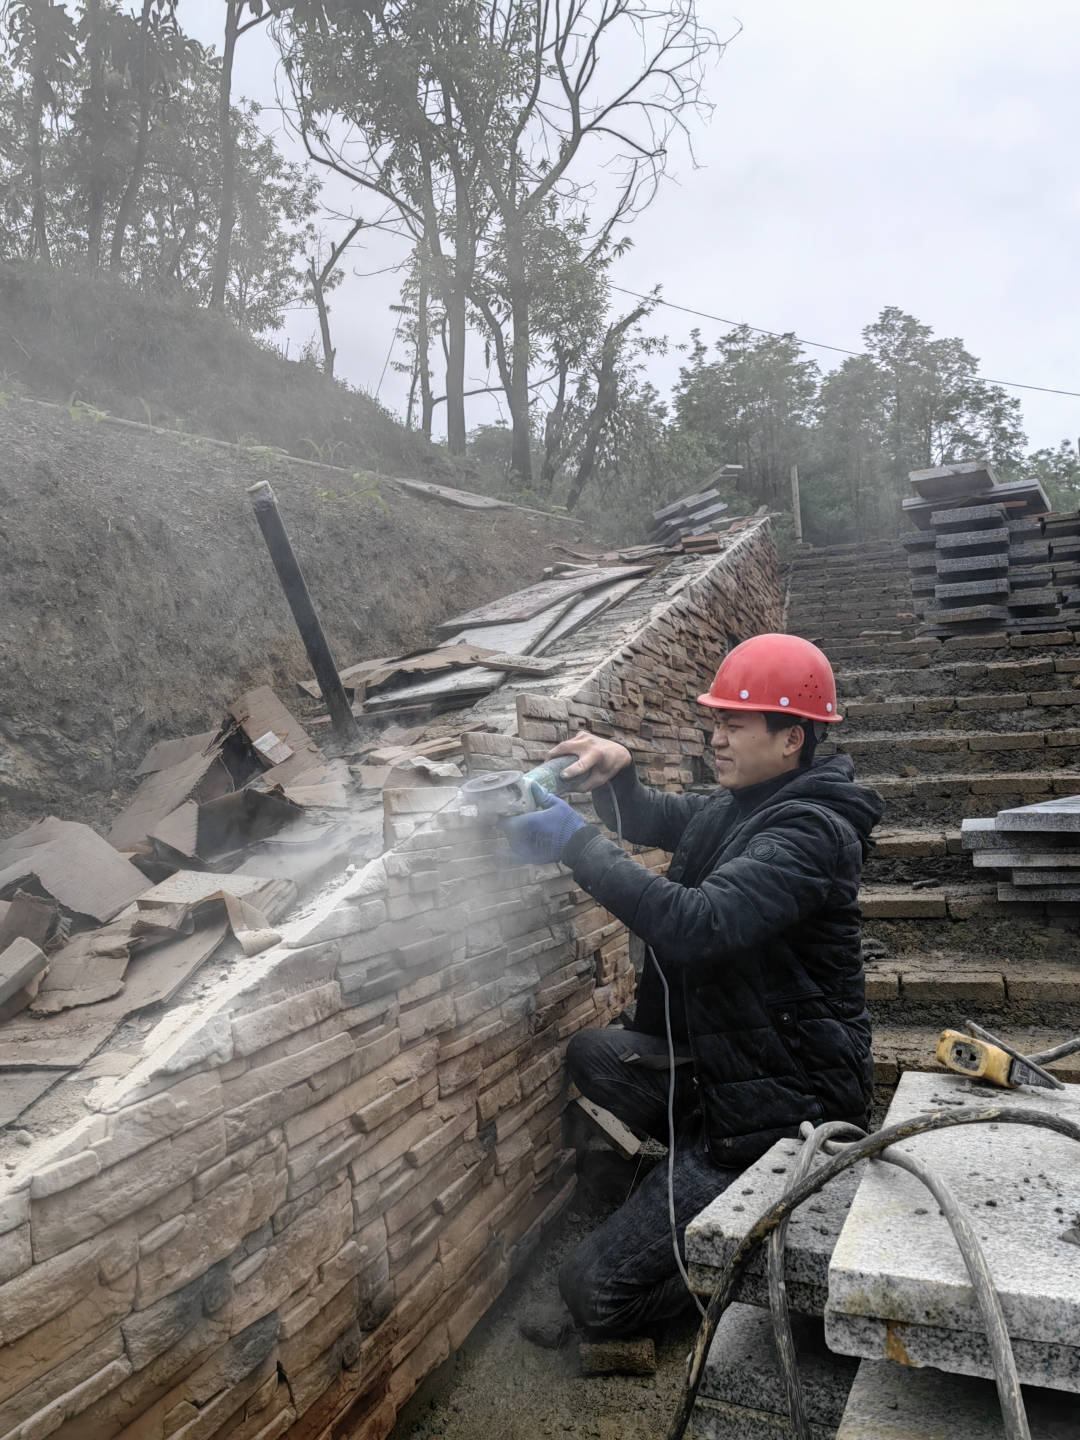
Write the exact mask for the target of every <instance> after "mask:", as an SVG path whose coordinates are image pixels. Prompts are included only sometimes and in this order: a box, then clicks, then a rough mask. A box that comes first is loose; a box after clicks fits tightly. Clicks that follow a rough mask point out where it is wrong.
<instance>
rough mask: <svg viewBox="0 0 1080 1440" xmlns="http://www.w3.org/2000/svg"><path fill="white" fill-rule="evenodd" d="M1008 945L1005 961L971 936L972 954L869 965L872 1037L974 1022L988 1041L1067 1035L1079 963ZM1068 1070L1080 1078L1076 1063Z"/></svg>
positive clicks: (936, 953)
mask: <svg viewBox="0 0 1080 1440" xmlns="http://www.w3.org/2000/svg"><path fill="white" fill-rule="evenodd" d="M1013 939H1014V941H1015V940H1019V941H1020V943H1019V944H1018V945H1016V946H1015V948H1014V949H1013V950H1012V952H1011V954H1003V953H1002V952H1001V951H1000V950H987V949H983V948H979V947H980V941H979V937H978V936H976V937H975V942H974V944H973V946H972V947H971V948H970V949H965V950H951V951H950V950H932V951H914V950H912V951H904V952H899V953H896V954H890V955H883V956H880V957H873V958H870V959H868V960H867V961H866V993H867V1000H868V1003H869V1005H870V1013H871V1015H872V1016H873V1020H874V1026H875V1029H877V1028H878V1027H885V1028H886V1029H887V1028H890V1027H895V1026H898V1025H927V1026H931V1027H933V1026H936V1027H937V1029H938V1031H941V1030H943V1029H945V1028H946V1027H948V1026H952V1027H953V1028H959V1026H960V1022H961V1021H962V1020H967V1019H972V1020H977V1021H979V1022H980V1023H983V1024H985V1025H986V1027H987V1028H988V1029H989V1030H991V1031H993V1032H994V1034H1004V1033H1008V1034H1011V1033H1012V1031H1013V1030H1015V1029H1016V1028H1017V1027H1020V1026H1023V1027H1030V1026H1060V1027H1061V1028H1062V1030H1063V1032H1065V1033H1068V1031H1069V1029H1070V1028H1071V1027H1072V1026H1073V1025H1074V1023H1075V1018H1076V1016H1077V1014H1078V1013H1080V1011H1078V1007H1080V959H1076V958H1074V957H1073V955H1072V954H1070V953H1066V954H1059V955H1058V956H1057V957H1056V958H1053V957H1048V956H1046V955H1043V954H1042V953H1040V951H1039V949H1038V948H1037V947H1029V946H1025V945H1024V943H1023V937H1022V936H1021V935H1014V936H1013ZM954 943H955V941H954ZM1062 1063H1063V1064H1064V1063H1065V1062H1062ZM1066 1068H1067V1067H1066ZM1074 1068H1075V1069H1077V1072H1078V1073H1080V1062H1078V1064H1077V1066H1075V1067H1074ZM1062 1078H1063V1079H1065V1078H1066V1076H1065V1075H1064V1074H1063V1075H1062Z"/></svg>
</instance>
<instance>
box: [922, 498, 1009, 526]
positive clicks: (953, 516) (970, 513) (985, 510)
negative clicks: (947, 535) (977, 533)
mask: <svg viewBox="0 0 1080 1440" xmlns="http://www.w3.org/2000/svg"><path fill="white" fill-rule="evenodd" d="M1007 518H1008V515H1007V512H1006V510H1005V507H1004V506H1003V505H993V504H991V505H960V506H957V508H956V509H955V510H934V511H932V512H931V515H930V525H931V527H932V528H933V529H934V530H985V529H996V528H997V526H999V525H1003V524H1004V523H1005V521H1006V519H1007Z"/></svg>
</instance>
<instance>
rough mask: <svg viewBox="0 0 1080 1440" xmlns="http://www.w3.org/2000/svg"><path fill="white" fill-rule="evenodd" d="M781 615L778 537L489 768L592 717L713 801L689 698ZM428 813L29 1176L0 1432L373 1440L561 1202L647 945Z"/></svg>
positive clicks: (716, 572)
mask: <svg viewBox="0 0 1080 1440" xmlns="http://www.w3.org/2000/svg"><path fill="white" fill-rule="evenodd" d="M778 618H779V592H778V587H777V581H776V557H775V553H774V551H773V547H772V541H771V539H770V536H769V531H768V526H767V524H763V525H759V526H757V527H756V528H755V529H753V530H751V531H749V532H747V533H746V534H745V535H743V536H741V537H740V538H739V541H738V543H737V544H734V545H733V546H732V547H731V548H730V549H729V550H728V551H727V552H725V553H724V554H723V555H721V556H719V557H718V558H717V559H716V561H715V563H713V564H712V565H710V566H709V567H708V568H707V569H705V570H704V571H703V572H701V573H699V574H697V576H696V577H692V578H691V579H690V580H689V581H688V582H687V584H686V585H685V586H684V587H683V588H682V589H681V590H680V591H679V593H678V594H675V595H673V596H671V597H668V598H667V599H666V602H665V604H664V605H663V606H661V607H658V608H657V609H656V610H655V611H654V612H653V613H652V614H651V615H649V616H646V617H645V618H644V619H643V620H642V623H641V625H640V628H639V629H638V630H637V631H636V632H635V633H634V634H633V635H632V636H630V638H629V639H628V640H626V641H625V643H623V644H622V645H621V646H620V647H619V649H618V650H617V651H615V653H613V654H611V655H609V656H608V657H606V658H605V659H604V660H603V661H602V662H601V663H599V664H597V665H594V666H593V667H592V669H591V670H590V672H589V673H588V674H587V675H586V676H585V677H584V678H582V677H581V676H580V675H575V676H573V677H572V678H571V679H570V680H569V681H568V682H567V685H566V686H565V687H564V691H563V693H560V694H557V695H555V696H554V697H552V698H548V699H545V698H544V697H542V696H540V695H539V694H537V693H535V692H533V693H531V694H523V695H519V696H518V712H519V733H518V734H517V735H486V736H485V735H477V736H474V737H472V739H471V740H470V763H471V764H472V765H473V766H481V767H482V768H492V767H495V766H498V765H504V766H505V765H508V764H515V765H516V764H521V763H524V762H526V761H531V760H533V759H535V758H539V757H540V756H542V755H543V754H545V753H546V751H547V749H548V748H549V746H550V744H551V743H552V741H554V740H556V739H559V738H561V737H562V736H563V735H564V734H566V733H567V732H568V731H570V730H574V729H576V728H578V727H579V726H588V728H590V729H592V730H593V731H595V732H597V733H601V734H610V735H612V736H614V737H615V738H617V739H620V740H622V741H623V742H624V743H626V744H627V745H628V746H629V747H630V748H631V750H632V751H633V753H634V755H635V758H636V760H637V762H638V764H639V767H640V770H641V772H642V773H643V775H644V777H645V778H646V779H647V780H650V781H651V782H653V783H655V784H658V785H663V786H668V787H671V788H682V787H683V786H686V785H688V784H691V783H693V782H694V781H695V780H696V779H697V778H699V777H700V763H701V756H702V755H703V753H704V749H705V730H704V728H703V725H702V720H701V716H700V713H699V712H698V710H697V707H696V696H697V694H698V693H699V692H700V690H701V689H702V688H704V687H705V686H706V685H707V684H708V681H709V679H710V678H711V675H712V673H713V670H714V669H715V666H716V663H717V657H718V655H719V654H720V653H722V652H723V650H724V648H725V646H726V644H727V643H728V641H729V640H730V639H736V640H737V639H741V638H743V637H745V636H746V635H748V634H751V633H754V632H755V631H759V630H762V629H768V628H776V626H777V624H778ZM448 793H449V792H443V795H444V796H445V795H446V794H448ZM407 808H408V807H400V808H398V809H395V806H394V803H393V801H392V800H391V801H390V803H389V810H388V817H387V818H388V824H389V825H390V827H391V830H392V831H393V830H394V826H395V824H399V822H402V821H403V820H404V819H405V816H406V811H407ZM408 818H409V822H410V824H409V825H403V824H399V830H398V831H396V832H394V833H397V836H398V838H397V839H396V842H395V843H394V845H393V848H391V849H390V850H388V851H387V853H386V854H384V855H383V856H381V857H380V858H379V859H377V860H375V861H373V862H372V863H371V864H369V865H368V866H366V867H365V868H364V869H363V870H362V871H361V872H360V873H358V874H356V875H354V876H353V877H351V878H350V879H349V881H348V882H347V883H346V884H345V885H344V886H343V887H341V888H340V889H338V890H337V891H336V892H334V894H333V895H332V896H330V897H328V898H327V899H326V900H324V901H323V902H321V903H318V904H316V905H315V906H314V907H313V910H312V912H311V913H309V914H307V915H306V916H302V917H299V918H298V919H297V920H296V921H295V922H294V923H293V924H292V925H291V926H290V927H288V929H287V931H286V934H285V938H284V942H283V943H282V944H281V945H280V946H277V947H275V949H274V950H272V951H270V952H267V953H265V954H263V955H261V956H258V957H255V958H253V959H247V960H240V961H238V962H237V963H236V965H235V966H234V967H233V969H232V970H231V971H230V972H229V973H228V976H227V978H225V979H223V980H222V981H221V982H220V983H219V984H218V985H217V986H215V987H214V988H213V989H212V991H211V992H210V993H209V994H208V995H206V996H205V997H203V998H202V999H197V1000H193V1001H192V1002H190V1003H189V1004H186V1005H183V1006H180V1007H177V1008H175V1009H173V1010H172V1011H170V1012H169V1013H168V1014H167V1015H166V1016H165V1017H164V1018H163V1019H162V1021H161V1022H160V1024H159V1025H158V1026H157V1028H156V1029H155V1030H154V1031H153V1032H152V1033H151V1035H150V1036H149V1038H148V1039H147V1041H146V1043H145V1046H144V1048H143V1053H142V1058H141V1059H140V1061H139V1062H138V1064H137V1065H136V1066H135V1067H134V1068H133V1069H130V1070H129V1071H128V1073H126V1074H125V1075H123V1076H122V1077H118V1078H113V1079H109V1078H106V1079H102V1080H99V1081H97V1082H96V1084H95V1085H94V1086H93V1088H92V1089H89V1090H88V1094H87V1105H88V1112H89V1113H88V1114H87V1116H86V1118H85V1119H84V1120H82V1121H81V1122H80V1123H79V1124H78V1125H76V1126H74V1127H71V1128H69V1129H67V1130H65V1131H64V1132H63V1133H62V1134H60V1135H57V1136H55V1137H53V1138H52V1139H51V1140H43V1141H41V1142H39V1143H37V1144H36V1145H34V1146H33V1147H32V1148H31V1149H29V1150H28V1151H27V1152H26V1157H25V1160H24V1161H23V1162H22V1163H21V1164H20V1166H19V1167H18V1168H17V1169H16V1170H15V1171H14V1173H11V1174H9V1175H8V1176H7V1178H6V1184H5V1186H4V1188H3V1190H2V1191H0V1437H2V1440H15V1437H18V1440H46V1437H49V1436H55V1437H58V1440H111V1437H116V1436H122V1437H124V1440H167V1437H168V1440H226V1437H228V1440H276V1437H280V1436H288V1437H290V1440H329V1437H330V1436H331V1435H333V1436H335V1437H342V1440H344V1437H350V1440H382V1437H384V1436H386V1435H387V1434H388V1433H389V1431H390V1429H391V1428H392V1426H393V1424H394V1420H395V1417H396V1414H397V1412H398V1410H399V1408H400V1407H401V1405H402V1404H403V1403H404V1402H405V1401H406V1400H407V1399H408V1398H409V1396H410V1395H411V1394H412V1393H413V1391H414V1390H415V1388H416V1386H417V1385H418V1384H419V1383H420V1381H421V1380H422V1379H423V1378H424V1376H425V1375H427V1374H428V1373H429V1372H430V1371H431V1370H432V1369H433V1368H434V1367H435V1366H437V1365H438V1364H439V1363H441V1361H443V1360H445V1359H446V1358H447V1356H448V1355H449V1354H450V1353H451V1352H452V1351H453V1350H454V1349H456V1348H457V1347H458V1346H459V1345H461V1343H462V1342H463V1340H464V1339H465V1337H466V1336H467V1335H468V1333H469V1331H470V1330H471V1329H472V1327H473V1326H474V1325H475V1323H476V1322H477V1321H478V1320H479V1319H480V1317H481V1316H482V1315H483V1314H484V1313H485V1311H486V1310H487V1309H488V1307H489V1306H490V1305H491V1304H492V1303H493V1301H494V1300H495V1299H496V1297H497V1296H498V1295H499V1294H500V1293H501V1291H502V1290H503V1289H504V1288H505V1286H506V1284H507V1283H508V1281H509V1280H510V1279H511V1277H512V1276H513V1275H514V1274H515V1273H516V1272H517V1271H518V1270H519V1269H520V1268H521V1266H522V1265H524V1264H525V1263H526V1261H527V1260H528V1258H529V1256H530V1255H531V1254H532V1253H533V1251H534V1250H535V1248H536V1245H537V1244H538V1242H539V1240H540V1237H541V1235H542V1233H543V1231H544V1228H545V1227H546V1226H547V1225H548V1224H549V1223H550V1222H551V1221H552V1220H553V1219H554V1218H555V1217H556V1216H557V1215H558V1213H559V1211H560V1210H561V1208H562V1207H563V1205H564V1204H565V1203H566V1201H567V1199H568V1198H569V1196H570V1194H571V1192H572V1190H573V1186H574V1164H573V1155H572V1152H570V1151H568V1150H566V1149H564V1147H563V1142H562V1130H561V1122H562V1113H563V1109H564V1106H565V1103H566V1098H567V1097H566V1085H565V1079H564V1074H563V1064H562V1062H563V1055H564V1051H565V1046H566V1042H567V1041H568V1039H569V1038H570V1036H571V1035H572V1034H574V1033H575V1032H576V1031H577V1030H579V1029H581V1028H582V1027H584V1026H587V1025H598V1024H600V1025H602V1024H605V1023H607V1022H608V1021H609V1020H610V1019H612V1018H613V1017H615V1016H617V1015H618V1014H619V1012H620V1011H621V1010H622V1009H623V1007H624V1006H625V1005H626V1003H627V1002H628V1001H629V1000H630V998H631V996H632V992H633V983H634V975H633V968H632V965H631V963H630V959H629V946H628V937H627V933H626V931H625V929H624V927H623V926H621V925H620V924H618V923H617V922H616V921H615V920H614V919H613V918H612V917H611V916H610V915H609V914H607V913H606V912H605V911H603V910H602V909H601V908H600V907H599V906H597V905H596V904H595V903H594V902H593V901H591V900H590V899H589V898H588V897H587V896H585V895H584V894H583V893H582V892H581V891H580V890H579V889H578V888H577V887H576V886H575V884H574V882H573V880H572V877H571V876H570V875H569V874H568V873H566V872H564V871H562V870H561V869H560V868H559V867H555V866H548V867H520V866H511V865H509V864H507V862H506V859H505V857H504V856H501V855H500V853H499V850H498V842H497V837H496V836H495V835H494V834H493V833H492V832H491V831H490V830H486V829H482V828H481V827H480V826H479V825H478V823H477V822H476V821H475V820H470V819H469V818H467V817H466V816H463V815H461V814H460V813H458V812H456V811H455V810H454V809H453V808H450V809H448V810H446V811H445V812H444V813H442V814H437V815H434V816H431V817H427V818H426V819H424V820H423V823H420V824H419V825H417V827H416V828H412V829H410V825H414V824H416V821H417V819H418V818H419V817H418V816H416V815H415V814H414V815H410V816H409V817H408ZM639 858H640V860H641V862H642V863H643V864H645V865H648V866H650V867H651V868H654V869H656V870H658V871H659V870H660V869H662V868H663V866H664V865H665V864H666V859H667V857H666V856H664V855H663V854H661V853H660V852H658V851H646V852H644V853H641V854H640V856H639Z"/></svg>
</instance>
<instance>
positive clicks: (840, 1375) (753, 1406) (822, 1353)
mask: <svg viewBox="0 0 1080 1440" xmlns="http://www.w3.org/2000/svg"><path fill="white" fill-rule="evenodd" d="M791 1329H792V1334H793V1335H794V1338H795V1350H796V1354H797V1355H798V1358H799V1375H800V1376H801V1378H802V1382H803V1395H804V1397H805V1401H806V1415H807V1419H809V1420H811V1421H812V1422H815V1423H816V1424H819V1425H827V1426H831V1427H833V1428H835V1427H836V1426H837V1425H838V1424H839V1423H840V1417H841V1415H842V1414H843V1413H844V1406H845V1404H846V1403H847V1398H848V1392H849V1391H850V1389H851V1385H852V1381H853V1380H854V1379H855V1372H856V1371H857V1370H858V1368H859V1362H858V1361H857V1360H853V1359H851V1358H850V1356H846V1355H833V1354H832V1353H831V1352H830V1351H829V1349H828V1348H827V1346H826V1344H825V1336H824V1332H823V1329H822V1324H821V1321H820V1320H818V1319H816V1318H813V1317H811V1316H808V1315H793V1316H792V1325H791ZM699 1394H701V1395H702V1396H705V1397H707V1398H708V1399H710V1400H713V1401H718V1402H721V1403H723V1404H726V1405H733V1406H735V1405H737V1406H741V1407H742V1408H744V1409H747V1410H762V1411H765V1412H767V1413H769V1414H773V1415H778V1416H780V1417H782V1418H783V1419H785V1420H786V1419H787V1413H788V1410H787V1396H786V1394H785V1391H784V1381H783V1377H782V1375H781V1373H780V1365H779V1361H778V1360H777V1357H776V1346H775V1345H774V1343H773V1332H772V1317H771V1316H770V1314H769V1312H768V1311H767V1310H762V1309H759V1308H758V1307H757V1306H753V1305H732V1306H730V1307H729V1309H728V1310H727V1311H726V1312H725V1313H724V1316H723V1318H722V1319H721V1321H720V1324H719V1326H718V1327H717V1331H716V1337H715V1339H714V1340H713V1343H712V1348H711V1349H710V1351H709V1358H708V1360H707V1361H706V1362H705V1372H704V1374H703V1376H702V1380H701V1389H700V1391H699Z"/></svg>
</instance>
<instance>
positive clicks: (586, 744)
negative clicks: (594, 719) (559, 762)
mask: <svg viewBox="0 0 1080 1440" xmlns="http://www.w3.org/2000/svg"><path fill="white" fill-rule="evenodd" d="M551 755H553V756H554V755H576V756H577V757H578V763H577V764H576V765H571V766H569V767H568V768H567V769H566V770H564V771H563V774H562V779H563V781H564V782H565V783H566V784H568V785H569V782H570V781H571V780H576V779H578V777H579V776H582V777H584V778H583V779H582V780H581V783H580V785H576V786H574V787H573V788H574V789H577V790H598V789H599V788H600V786H601V785H606V784H607V782H608V781H609V780H610V779H611V777H612V776H613V775H617V774H618V773H619V771H620V770H625V769H626V767H627V766H628V765H632V764H633V763H634V762H633V758H632V756H631V754H630V751H629V750H627V748H626V746H625V745H620V744H619V742H618V741H617V740H601V739H600V738H599V736H596V735H590V734H589V732H588V731H587V730H579V731H578V733H577V734H576V735H574V736H573V737H572V738H571V739H570V740H564V741H563V742H562V744H561V745H556V746H555V749H554V750H552V751H551ZM586 771H588V772H589V773H588V775H587V776H586V775H585V772H586Z"/></svg>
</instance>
